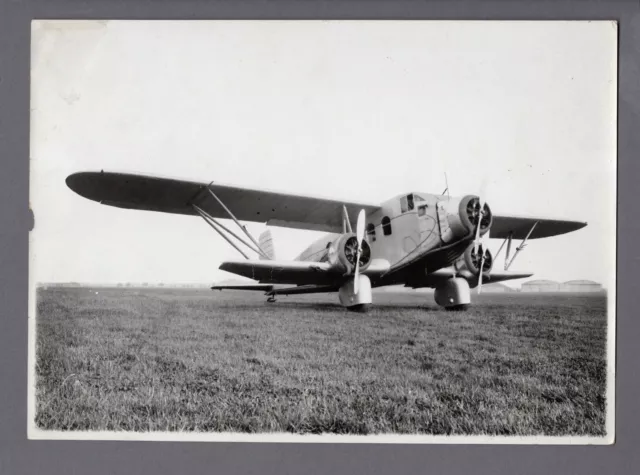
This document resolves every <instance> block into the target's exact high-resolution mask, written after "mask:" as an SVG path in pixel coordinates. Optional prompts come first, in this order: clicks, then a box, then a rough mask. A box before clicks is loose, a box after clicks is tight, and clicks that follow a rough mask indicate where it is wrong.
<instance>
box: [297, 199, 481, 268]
mask: <svg viewBox="0 0 640 475" xmlns="http://www.w3.org/2000/svg"><path fill="white" fill-rule="evenodd" d="M465 199H468V197H459V198H453V197H451V198H449V197H447V196H442V195H434V194H430V193H422V192H416V193H407V194H403V195H398V196H395V197H393V198H391V199H389V200H387V201H385V202H384V203H383V204H382V206H381V207H380V209H379V210H378V211H376V212H374V213H371V214H370V215H368V216H367V219H366V234H365V237H366V241H367V243H368V244H369V246H370V248H371V257H372V258H373V259H375V258H380V259H385V260H386V261H388V262H389V263H390V266H391V268H394V266H400V265H402V264H403V262H406V261H408V260H412V261H413V260H415V259H417V258H419V257H420V256H422V255H425V254H427V253H429V252H430V251H433V250H434V249H437V248H438V247H441V246H444V245H446V244H449V243H451V242H452V241H454V240H455V239H464V238H465V237H468V235H469V230H468V229H466V228H464V226H463V225H462V223H460V222H459V221H460V216H459V214H460V203H461V202H462V201H463V200H465ZM340 236H341V234H338V233H330V234H326V235H324V236H322V237H321V238H319V239H317V240H316V241H315V242H313V243H312V244H311V245H310V246H309V247H307V248H306V249H305V250H304V251H303V252H302V253H301V254H300V255H299V256H297V257H296V260H298V261H315V262H324V261H326V260H327V254H328V250H329V245H330V244H331V243H332V242H334V241H335V240H336V239H337V238H338V237H340ZM461 253H462V252H460V254H461Z"/></svg>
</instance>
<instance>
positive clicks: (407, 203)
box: [400, 193, 413, 213]
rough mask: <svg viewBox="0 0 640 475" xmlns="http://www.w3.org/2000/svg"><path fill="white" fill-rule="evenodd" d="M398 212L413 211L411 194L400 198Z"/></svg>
mask: <svg viewBox="0 0 640 475" xmlns="http://www.w3.org/2000/svg"><path fill="white" fill-rule="evenodd" d="M400 211H401V212H403V213H406V212H407V211H413V193H410V194H408V195H407V196H403V197H402V198H400Z"/></svg>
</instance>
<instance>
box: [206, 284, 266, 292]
mask: <svg viewBox="0 0 640 475" xmlns="http://www.w3.org/2000/svg"><path fill="white" fill-rule="evenodd" d="M211 290H262V291H264V292H269V291H270V290H273V285H270V284H246V285H214V286H213V287H211Z"/></svg>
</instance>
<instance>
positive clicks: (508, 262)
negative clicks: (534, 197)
mask: <svg viewBox="0 0 640 475" xmlns="http://www.w3.org/2000/svg"><path fill="white" fill-rule="evenodd" d="M538 223H539V221H535V222H534V223H533V225H532V226H531V229H529V232H528V233H527V235H526V236H525V238H524V239H523V240H522V242H521V243H520V245H519V246H518V247H516V252H515V253H514V254H513V257H512V258H511V260H509V254H510V251H511V242H512V240H513V233H512V232H511V233H509V236H508V237H507V238H506V239H505V240H504V241H502V244H501V245H500V249H498V252H497V253H496V255H495V257H494V259H497V258H498V256H499V255H500V252H502V248H503V247H504V245H505V244H507V255H506V256H505V259H504V270H509V267H511V264H513V261H515V260H516V257H518V254H519V253H520V251H522V250H523V249H524V248H525V247H526V245H527V239H529V236H531V233H533V230H534V229H536V226H537V225H538Z"/></svg>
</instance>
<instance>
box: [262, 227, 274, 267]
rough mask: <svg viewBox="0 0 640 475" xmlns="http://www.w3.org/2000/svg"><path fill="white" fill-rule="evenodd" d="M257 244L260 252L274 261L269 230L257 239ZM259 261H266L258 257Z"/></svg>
mask: <svg viewBox="0 0 640 475" xmlns="http://www.w3.org/2000/svg"><path fill="white" fill-rule="evenodd" d="M258 243H259V244H260V247H261V248H262V250H263V251H264V252H265V253H266V254H267V256H269V259H271V260H274V259H275V257H276V253H275V251H274V248H273V237H272V236H271V229H267V230H266V231H265V232H263V233H262V234H261V235H260V237H259V238H258ZM260 259H263V260H264V259H266V258H265V257H264V256H262V255H261V256H260Z"/></svg>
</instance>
